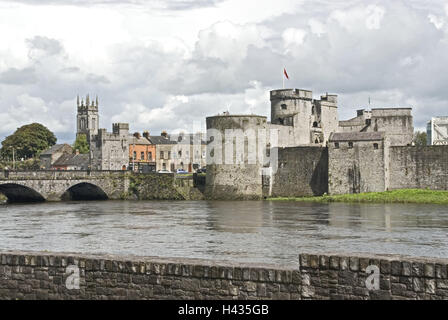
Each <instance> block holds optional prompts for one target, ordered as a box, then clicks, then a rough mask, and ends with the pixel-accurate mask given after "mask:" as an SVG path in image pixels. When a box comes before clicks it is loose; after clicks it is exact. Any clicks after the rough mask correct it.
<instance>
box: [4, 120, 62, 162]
mask: <svg viewBox="0 0 448 320" xmlns="http://www.w3.org/2000/svg"><path fill="white" fill-rule="evenodd" d="M55 143H56V137H55V135H54V133H53V132H51V131H50V130H48V128H47V127H45V126H44V125H42V124H40V123H32V124H27V125H24V126H22V127H20V128H18V129H17V130H16V131H15V132H14V133H13V134H12V135H10V136H8V137H6V138H5V140H3V141H2V148H1V150H0V153H1V155H2V156H3V158H9V159H10V158H12V155H13V149H14V153H15V156H16V159H21V158H25V159H29V158H35V157H37V156H39V154H40V153H41V152H42V151H44V150H46V149H48V148H49V147H51V146H52V145H54V144H55Z"/></svg>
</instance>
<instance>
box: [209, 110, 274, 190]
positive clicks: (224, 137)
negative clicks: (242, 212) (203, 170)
mask: <svg viewBox="0 0 448 320" xmlns="http://www.w3.org/2000/svg"><path fill="white" fill-rule="evenodd" d="M206 123H207V177H206V196H207V198H208V199H261V198H262V168H263V162H264V160H263V156H260V154H264V152H265V151H266V145H267V143H266V139H265V138H264V137H263V136H262V135H263V134H265V133H267V132H268V130H266V129H267V128H268V125H267V119H266V117H264V116H257V115H229V114H224V115H218V116H213V117H207V119H206Z"/></svg>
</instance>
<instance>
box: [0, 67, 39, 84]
mask: <svg viewBox="0 0 448 320" xmlns="http://www.w3.org/2000/svg"><path fill="white" fill-rule="evenodd" d="M36 81H37V77H36V74H35V70H34V68H25V69H16V68H10V69H8V70H6V71H4V72H2V73H0V83H4V84H12V85H26V84H30V83H35V82H36Z"/></svg>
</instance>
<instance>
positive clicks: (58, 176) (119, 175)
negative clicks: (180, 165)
mask: <svg viewBox="0 0 448 320" xmlns="http://www.w3.org/2000/svg"><path fill="white" fill-rule="evenodd" d="M129 176H130V173H129V172H126V171H54V170H52V171H3V172H2V173H0V193H2V194H4V195H5V196H6V197H7V198H8V201H10V202H39V201H46V200H47V201H60V200H106V199H112V200H116V199H122V198H124V197H126V195H127V193H128V190H129Z"/></svg>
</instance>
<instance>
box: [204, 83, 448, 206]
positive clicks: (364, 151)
mask: <svg viewBox="0 0 448 320" xmlns="http://www.w3.org/2000/svg"><path fill="white" fill-rule="evenodd" d="M270 100H271V122H268V121H267V117H265V116H259V115H230V114H228V113H224V114H221V115H217V116H212V117H207V119H206V122H207V130H208V132H209V130H211V131H210V132H212V134H209V137H208V141H209V145H208V151H207V154H208V155H209V154H210V153H211V154H213V155H214V160H213V161H214V162H213V163H210V162H207V163H208V165H207V179H206V185H207V186H206V193H207V196H208V197H209V198H212V199H222V198H231V199H235V198H236V199H260V198H263V197H271V196H274V197H275V196H284V197H289V196H291V197H292V196H312V195H322V194H324V193H330V194H345V193H360V192H376V191H386V190H392V189H400V188H413V187H415V188H426V187H429V188H432V189H448V182H447V179H446V176H447V174H446V172H447V168H448V164H447V162H446V159H447V158H446V155H447V151H448V150H445V148H440V147H439V148H437V147H424V148H417V147H415V146H412V141H413V134H414V127H413V118H412V109H411V108H381V109H379V108H373V109H371V110H365V109H362V110H358V111H357V115H356V117H354V118H352V119H350V120H345V121H339V119H338V106H337V96H336V95H329V94H326V95H324V96H321V98H320V100H316V99H313V95H312V92H311V91H308V90H302V89H283V90H273V91H271V93H270ZM229 129H233V130H242V131H243V132H248V131H251V130H249V129H252V131H253V132H257V131H259V130H265V131H266V132H267V131H269V132H271V135H272V131H274V133H276V135H277V136H278V139H275V140H276V141H275V142H274V141H271V140H272V137H271V138H270V137H269V136H268V137H262V136H261V137H260V136H257V137H256V138H255V141H256V145H257V146H258V147H257V148H258V150H256V152H261V153H264V154H265V157H264V158H261V160H260V159H259V158H257V160H256V161H255V162H253V161H252V162H250V161H248V157H247V153H248V151H250V147H249V144H248V136H247V135H246V134H244V136H243V139H245V140H244V142H243V141H240V142H237V141H236V140H231V142H230V143H229V141H228V140H226V139H224V137H225V136H226V130H227V131H229ZM221 139H222V140H221ZM213 141H214V142H213ZM216 141H222V145H223V147H222V150H221V151H220V153H219V154H217V153H216V150H215V148H216V145H215V143H216ZM232 141H233V143H232ZM271 142H272V143H271ZM239 144H240V145H242V146H244V151H245V155H244V158H243V159H240V160H241V161H239V162H238V161H236V162H235V161H234V160H236V158H235V151H234V149H229V150H230V151H229V152H230V154H233V159H230V160H231V161H229V159H226V156H225V154H226V149H227V148H233V147H234V146H236V145H239ZM273 151H276V152H277V155H278V158H277V161H276V163H271V162H270V160H269V154H272V152H273ZM249 153H250V152H249ZM227 157H229V156H228V155H227ZM217 158H219V159H218V161H216V160H217ZM230 158H231V157H230ZM232 160H233V161H232ZM274 166H275V168H274ZM274 169H275V170H274Z"/></svg>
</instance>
